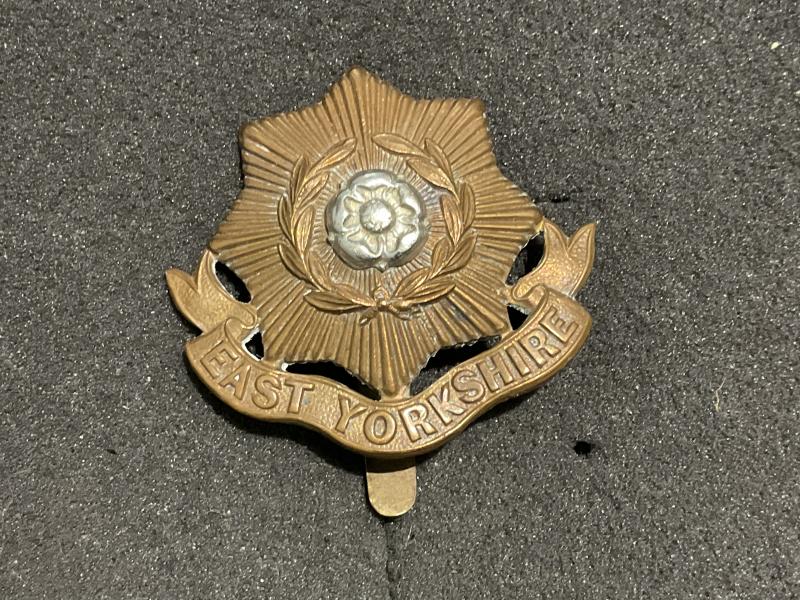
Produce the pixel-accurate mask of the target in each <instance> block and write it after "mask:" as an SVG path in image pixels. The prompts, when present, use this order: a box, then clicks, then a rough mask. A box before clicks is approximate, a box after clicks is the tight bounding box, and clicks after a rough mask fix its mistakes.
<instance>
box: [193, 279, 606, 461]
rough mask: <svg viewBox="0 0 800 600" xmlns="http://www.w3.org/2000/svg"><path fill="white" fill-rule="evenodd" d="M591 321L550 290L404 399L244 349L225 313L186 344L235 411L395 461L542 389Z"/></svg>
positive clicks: (241, 334)
mask: <svg viewBox="0 0 800 600" xmlns="http://www.w3.org/2000/svg"><path fill="white" fill-rule="evenodd" d="M590 326H591V318H590V317H589V314H588V313H587V312H586V310H584V309H583V307H582V306H581V305H580V304H579V303H578V302H576V301H575V300H573V299H572V298H570V297H568V296H566V295H564V294H561V293H559V292H557V291H555V290H552V289H550V288H545V287H543V293H542V297H541V301H540V302H539V304H538V306H537V309H536V310H535V312H534V313H533V314H532V315H530V316H529V317H528V318H527V319H526V320H525V322H524V323H523V324H522V326H521V327H519V329H517V330H516V331H514V332H512V333H510V334H509V335H508V336H506V337H504V338H503V339H502V340H501V341H500V342H499V343H498V344H497V345H495V346H494V347H492V348H491V349H489V350H487V351H486V352H483V353H481V354H480V355H478V356H476V357H474V358H472V359H470V360H468V361H465V362H463V363H461V364H459V365H457V366H455V367H453V369H451V370H450V371H449V372H448V373H446V374H445V375H443V376H442V377H440V378H439V379H438V380H436V381H435V382H434V383H433V384H431V385H430V386H429V387H428V388H427V389H425V390H424V391H422V392H420V393H419V394H417V395H415V396H412V397H410V398H404V399H402V400H394V401H390V400H383V401H380V402H377V401H374V400H370V399H369V398H366V397H365V396H363V395H361V394H358V393H357V392H354V391H353V390H351V389H349V388H347V387H345V386H343V385H341V384H339V383H337V382H335V381H332V380H330V379H326V378H324V377H319V376H315V375H302V374H298V373H289V372H286V371H284V370H282V369H281V368H280V367H279V366H278V365H275V364H274V363H268V362H265V361H259V360H256V359H255V358H254V357H253V356H252V355H251V354H250V353H249V352H247V350H245V348H244V340H245V336H246V335H247V334H248V333H249V330H250V329H249V328H248V327H246V326H245V325H244V324H243V323H242V322H241V321H240V320H239V319H236V318H228V319H226V320H225V321H224V322H222V323H221V324H218V325H217V326H215V327H213V328H212V329H210V330H209V331H207V332H206V333H203V334H202V335H200V336H198V337H196V338H194V339H193V340H191V341H189V342H188V343H187V345H186V354H187V357H188V359H189V363H190V364H191V365H192V368H193V369H194V371H195V372H196V373H197V375H198V376H199V377H200V379H201V380H202V381H203V383H205V385H207V386H208V387H209V388H210V389H211V390H213V391H214V393H215V394H216V395H217V396H218V397H219V398H221V399H222V400H223V401H224V402H225V403H227V404H228V405H230V406H231V407H232V408H234V409H235V410H237V411H239V412H241V413H244V414H246V415H249V416H251V417H254V418H256V419H261V420H265V421H280V422H288V423H295V424H298V425H303V426H305V427H309V428H311V429H315V430H317V431H319V432H321V433H323V434H325V435H326V436H328V437H330V438H332V439H333V440H334V441H335V442H338V443H339V444H342V445H343V446H346V447H347V448H350V449H351V450H353V451H355V452H358V453H360V454H365V455H368V456H379V457H384V458H393V457H400V456H411V455H417V454H424V453H426V452H430V451H431V450H433V449H434V448H436V447H438V446H441V445H442V444H444V443H445V442H446V441H447V440H448V439H450V437H452V436H454V435H456V434H457V433H458V432H459V431H461V430H462V429H464V428H465V427H466V426H467V425H468V424H469V423H470V422H472V421H474V420H475V419H476V418H477V417H479V416H480V415H481V414H483V413H484V412H486V411H487V410H489V409H490V408H492V407H493V406H495V405H497V404H499V403H500V402H502V401H504V400H507V399H509V398H511V397H513V396H518V395H520V394H525V393H527V392H530V391H531V390H533V389H535V388H536V387H538V386H540V385H542V384H543V383H544V382H545V381H547V380H548V379H549V378H550V377H552V376H553V375H554V374H555V373H556V372H557V371H558V370H560V369H561V368H562V367H564V366H565V365H566V363H567V362H569V360H570V359H571V358H572V357H573V356H574V355H575V353H576V352H577V351H578V350H579V349H580V348H581V346H582V345H583V344H584V342H585V341H586V338H587V336H588V334H589V328H590Z"/></svg>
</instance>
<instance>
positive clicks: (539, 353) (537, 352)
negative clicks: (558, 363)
mask: <svg viewBox="0 0 800 600" xmlns="http://www.w3.org/2000/svg"><path fill="white" fill-rule="evenodd" d="M526 342H527V343H525V344H522V347H523V348H524V349H525V351H526V352H527V353H528V356H530V357H531V358H532V359H533V361H534V362H535V363H536V364H537V365H538V366H540V367H543V366H544V365H545V364H546V363H547V361H548V360H549V358H548V357H547V356H545V355H544V354H545V353H547V354H548V355H549V356H555V355H556V354H558V353H559V349H558V348H557V347H556V346H553V345H552V344H548V343H547V334H546V333H545V332H544V331H542V330H541V329H536V330H534V332H533V333H532V334H530V335H529V336H528V339H527V340H526Z"/></svg>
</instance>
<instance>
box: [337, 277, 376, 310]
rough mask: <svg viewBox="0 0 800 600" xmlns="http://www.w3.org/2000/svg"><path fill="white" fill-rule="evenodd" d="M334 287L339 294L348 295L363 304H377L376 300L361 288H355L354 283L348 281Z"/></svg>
mask: <svg viewBox="0 0 800 600" xmlns="http://www.w3.org/2000/svg"><path fill="white" fill-rule="evenodd" d="M334 289H335V291H336V292H337V293H338V294H340V295H342V296H346V297H347V298H349V299H350V300H352V301H353V302H356V303H357V304H359V305H361V306H375V301H374V300H373V299H372V298H370V297H369V296H367V295H366V294H365V293H364V292H362V291H361V290H358V289H356V288H354V287H353V286H352V285H347V284H346V283H337V284H336V287H335V288H334Z"/></svg>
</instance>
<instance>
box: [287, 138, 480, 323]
mask: <svg viewBox="0 0 800 600" xmlns="http://www.w3.org/2000/svg"><path fill="white" fill-rule="evenodd" d="M372 140H373V142H375V144H377V145H378V146H379V147H381V148H382V149H384V150H385V151H387V152H389V153H390V154H394V155H397V156H403V157H405V158H406V164H407V165H408V167H409V168H410V169H412V170H413V171H414V172H415V173H417V174H418V175H419V176H420V177H421V178H422V179H424V180H425V181H427V182H428V183H430V184H431V185H434V186H436V187H438V188H442V189H444V190H447V191H448V192H449V194H447V195H444V196H443V197H442V199H441V207H442V214H443V216H444V222H445V228H446V233H447V235H446V236H445V237H442V238H441V239H439V240H438V241H437V242H436V244H435V245H434V247H433V250H432V252H431V264H430V266H428V267H425V268H422V269H418V270H416V271H413V272H412V273H409V274H408V275H406V276H405V277H404V278H403V279H401V280H400V282H399V283H398V284H397V286H396V288H395V289H394V291H393V292H392V293H388V292H387V291H386V290H385V289H384V288H383V287H381V286H379V287H378V288H376V289H375V290H374V291H373V293H372V295H367V294H365V293H364V292H362V291H360V290H358V289H356V288H354V287H353V286H351V285H348V284H345V283H341V282H335V281H333V280H332V279H331V278H330V275H328V273H327V271H326V270H325V269H324V268H323V267H322V262H321V260H320V259H319V257H318V256H317V255H316V254H314V253H313V252H312V251H311V237H312V235H311V234H312V226H313V221H314V207H313V201H314V199H315V198H316V197H317V196H318V195H319V194H320V192H322V190H323V189H324V188H325V186H326V185H327V183H328V179H329V177H330V170H331V169H332V168H333V167H335V166H336V165H338V164H340V163H341V162H343V161H345V160H347V158H348V157H349V156H350V155H351V154H352V153H353V151H354V150H355V145H356V144H355V140H354V139H353V138H348V139H345V140H343V141H342V142H339V143H338V144H335V145H334V146H332V147H331V148H330V149H329V150H328V151H327V152H326V153H325V154H324V155H323V156H322V158H320V159H319V160H318V161H317V162H316V163H314V164H313V165H311V166H310V167H309V166H308V164H307V162H306V160H305V158H303V157H300V158H299V159H298V160H297V161H296V162H295V164H294V166H293V169H292V174H291V177H290V181H289V188H288V191H287V193H286V194H284V195H283V196H282V197H281V199H280V201H279V203H278V223H279V225H280V227H281V230H282V232H283V234H284V236H285V238H286V243H281V244H280V245H279V246H278V252H279V254H280V257H281V260H282V261H283V263H284V265H285V266H286V268H287V269H288V270H289V271H290V272H291V273H292V274H293V275H294V276H295V277H297V278H298V279H301V280H303V281H305V282H306V283H308V284H309V285H311V286H312V288H314V289H312V291H310V292H309V293H307V294H306V295H305V296H304V299H305V301H306V302H308V303H309V304H311V305H312V306H314V307H315V308H318V309H320V310H323V311H326V312H332V313H345V312H350V311H355V310H364V311H365V312H364V314H363V315H362V318H361V321H360V322H361V323H362V324H365V323H367V322H369V321H370V320H371V319H372V318H373V317H374V316H375V315H377V313H378V312H379V311H386V312H389V313H392V314H394V315H396V316H398V317H401V318H410V316H411V314H413V313H412V311H414V310H416V309H417V308H418V307H419V306H420V305H422V304H427V303H430V302H434V301H436V300H438V299H440V298H442V297H444V296H447V295H448V294H449V293H450V292H452V291H453V289H454V288H455V282H454V281H453V274H454V273H455V272H456V271H458V270H460V269H462V268H463V267H464V266H465V265H466V264H467V263H468V262H469V260H470V259H471V258H472V255H473V253H474V252H475V245H476V243H477V239H478V236H477V233H476V232H475V231H474V230H473V228H472V224H473V221H474V219H475V194H474V192H473V190H472V187H471V186H470V185H469V184H468V183H466V182H464V181H459V180H458V179H457V178H456V177H455V175H454V173H453V169H452V167H451V165H450V161H449V160H448V159H447V156H445V154H444V152H443V150H442V148H441V147H440V146H439V145H438V144H437V143H436V142H434V141H433V140H431V139H426V140H425V142H424V149H423V148H420V147H419V146H417V145H415V144H413V143H412V142H410V141H409V140H407V139H405V138H403V137H401V136H399V135H396V134H391V133H382V134H378V135H375V136H373V138H372Z"/></svg>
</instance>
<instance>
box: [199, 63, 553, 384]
mask: <svg viewBox="0 0 800 600" xmlns="http://www.w3.org/2000/svg"><path fill="white" fill-rule="evenodd" d="M380 133H394V134H397V135H399V136H402V137H404V138H406V139H408V140H409V141H411V142H414V143H416V144H419V145H423V144H424V142H425V140H426V139H431V140H433V141H434V142H436V143H437V144H438V145H439V146H441V148H442V150H443V151H444V153H445V154H446V156H447V157H448V159H449V161H450V164H451V165H452V168H453V171H454V173H455V174H456V175H457V177H459V178H460V179H461V180H463V181H465V182H467V183H469V185H470V186H471V187H472V189H473V191H474V194H475V204H476V210H475V220H474V224H473V228H474V230H475V231H476V232H477V235H478V243H477V246H476V250H475V253H474V255H473V256H472V259H471V261H470V262H469V263H468V264H467V265H466V266H465V267H464V268H463V269H461V270H460V271H458V272H456V273H455V275H454V277H455V282H456V287H455V289H454V290H453V291H452V292H451V293H450V294H449V295H447V296H446V297H445V298H443V299H441V300H439V301H436V302H433V303H431V304H427V305H424V306H422V307H420V310H418V311H417V312H415V313H414V315H413V316H412V318H410V319H408V320H404V319H400V318H398V317H397V316H395V315H393V314H390V313H386V312H379V313H378V315H377V316H376V317H375V318H373V319H371V320H370V321H369V322H367V323H366V324H360V321H361V318H360V317H359V314H358V312H351V313H344V314H332V313H328V312H324V311H321V310H318V309H316V308H314V307H313V306H311V305H310V304H309V303H308V302H306V301H304V300H303V296H304V295H305V294H306V293H308V292H309V291H310V288H309V286H308V284H306V283H305V282H303V281H301V280H299V279H297V278H296V277H295V276H294V275H292V274H291V273H289V272H288V271H287V270H286V268H285V267H284V266H283V263H282V262H281V259H280V257H279V255H278V245H279V243H280V242H281V241H282V235H283V234H282V231H281V229H280V227H279V225H278V219H277V207H278V202H279V200H280V198H281V196H282V195H283V194H284V193H285V192H286V190H287V187H288V185H289V180H290V176H291V172H292V168H293V165H294V163H295V162H296V161H297V159H298V158H299V157H301V156H303V157H305V158H306V160H308V161H309V162H313V161H314V160H317V159H318V158H319V157H320V156H322V155H323V154H324V153H325V152H326V150H328V148H330V147H331V146H332V145H333V144H335V143H336V142H338V141H341V140H343V139H346V138H353V139H355V140H356V149H355V151H354V152H353V154H352V155H351V156H350V157H349V158H348V159H347V160H346V161H344V162H342V163H341V164H339V165H337V166H336V167H334V168H333V169H332V171H331V176H330V178H329V180H328V183H327V184H326V185H325V187H324V188H323V189H322V190H321V192H320V193H319V195H318V196H317V199H316V200H315V206H314V211H315V217H314V233H313V236H312V243H311V249H312V251H313V252H316V253H317V254H318V256H319V257H320V258H321V259H322V261H323V264H324V265H326V266H327V267H328V269H329V271H330V275H331V277H332V278H333V279H334V280H335V281H340V282H345V283H348V284H349V285H352V286H354V287H356V288H358V289H360V290H362V291H364V292H365V293H368V294H369V293H371V292H372V291H373V290H374V289H376V288H377V287H378V286H383V287H384V288H385V289H388V290H390V291H391V290H392V289H393V287H394V286H395V285H396V284H397V282H398V281H399V280H400V279H402V277H404V276H405V275H407V274H409V273H410V272H412V271H414V270H417V269H420V268H424V267H425V266H427V265H429V264H430V259H431V248H433V246H434V245H435V243H436V242H437V241H438V240H439V239H440V238H441V237H442V236H443V235H445V226H444V223H443V218H442V213H441V209H440V204H439V198H440V196H441V194H442V193H444V192H442V191H441V190H438V189H436V188H434V187H432V186H431V185H430V184H428V183H427V182H425V181H424V180H422V179H421V178H420V177H419V176H418V175H417V174H416V173H415V172H414V171H413V170H412V169H410V168H408V167H407V165H406V163H405V161H404V160H403V159H402V158H401V157H398V156H396V155H393V154H390V153H388V152H386V151H385V150H383V149H382V148H381V147H380V146H378V145H377V144H375V143H374V142H373V140H372V138H373V136H374V135H377V134H380ZM240 143H241V146H242V162H243V170H244V176H245V187H244V189H243V190H242V192H241V193H240V194H239V197H238V199H237V201H236V203H235V205H234V207H233V209H232V210H231V212H230V213H229V214H228V216H227V218H226V220H225V222H224V223H223V224H222V225H221V226H220V229H219V231H218V233H217V235H216V236H215V237H214V239H213V240H212V242H211V249H212V251H214V252H215V253H217V254H218V255H219V258H220V260H222V261H223V262H225V263H226V264H228V265H229V266H230V267H231V268H232V269H233V270H234V271H235V272H236V273H237V274H238V275H239V276H240V277H241V278H242V279H243V280H244V281H245V283H246V284H247V286H248V288H249V290H250V293H251V295H252V303H253V305H254V306H255V308H256V310H257V312H258V316H259V320H260V327H261V331H262V338H263V341H264V351H265V356H266V358H267V359H275V360H280V359H282V360H285V361H287V362H310V361H324V360H327V361H333V362H336V363H338V364H339V365H341V366H343V367H344V368H346V369H347V370H349V371H350V372H352V373H354V374H355V375H357V376H358V377H359V378H361V379H362V380H363V381H365V382H366V383H368V384H369V385H371V386H373V387H374V388H376V389H378V390H380V391H381V393H382V394H384V395H386V396H395V395H397V394H398V393H401V392H402V390H404V389H405V388H406V387H407V386H408V385H409V383H410V382H411V380H412V379H413V378H414V376H415V375H416V374H417V373H418V372H419V370H420V369H421V368H422V367H423V366H424V364H425V362H426V361H427V360H428V358H429V357H430V356H431V355H432V354H433V353H434V352H436V351H437V350H438V349H440V348H443V347H446V346H453V345H457V344H461V343H466V342H469V341H472V340H475V339H477V338H480V337H485V336H491V335H496V334H498V333H499V332H501V331H503V330H504V329H506V328H507V313H506V306H505V303H504V301H503V300H502V298H501V296H500V294H499V290H500V289H501V288H502V286H503V284H504V282H505V279H506V276H507V275H508V271H509V269H510V267H511V264H512V263H513V261H514V258H515V257H516V255H517V253H518V252H519V250H520V248H521V247H522V246H523V245H524V244H525V242H526V241H527V240H528V239H529V238H530V236H531V235H533V234H535V233H536V232H538V231H539V230H540V228H541V223H542V217H541V214H540V212H539V211H538V209H537V208H536V207H535V206H534V205H533V203H532V202H531V201H530V200H529V199H528V198H527V196H526V195H525V194H524V193H523V192H522V191H521V190H519V188H517V187H516V186H515V185H514V184H512V183H511V182H510V181H508V180H507V179H506V178H505V177H504V176H503V175H502V173H500V171H499V169H498V168H497V165H496V162H495V158H494V154H493V153H492V148H491V142H490V140H489V136H488V132H487V129H486V123H485V118H484V114H483V105H482V104H481V103H480V102H479V101H475V100H463V99H461V100H454V99H446V100H416V99H414V98H411V97H410V96H406V95H404V94H402V93H400V92H399V91H397V90H396V89H394V88H393V87H391V86H390V85H388V84H387V83H385V82H383V81H381V80H379V79H377V78H376V77H374V76H372V75H371V74H369V73H367V72H366V71H364V70H362V69H353V70H351V71H350V72H348V73H347V74H346V75H345V76H344V77H343V78H342V80H341V81H339V82H338V83H337V84H336V85H334V86H333V88H332V89H331V90H330V92H329V93H328V94H327V95H326V96H325V98H324V99H323V100H322V102H320V103H318V104H315V105H313V106H310V107H308V108H305V109H302V110H299V111H297V112H293V113H286V114H281V115H277V116H273V117H269V118H266V119H263V120H261V121H257V122H254V123H250V124H248V125H247V126H246V127H244V128H243V130H242V133H241V140H240ZM371 169H384V170H387V171H391V172H394V173H396V174H398V175H399V176H400V177H402V178H403V179H405V180H406V181H408V182H409V183H410V184H411V185H413V186H414V187H415V188H416V189H417V190H419V192H420V194H421V196H422V198H423V200H424V201H425V203H426V208H427V213H428V216H429V220H430V223H431V229H430V235H429V238H428V241H427V243H426V246H425V248H424V249H423V250H422V251H421V252H420V253H419V254H418V255H417V256H416V257H415V258H414V259H413V260H412V261H410V262H408V263H406V264H404V265H402V266H399V267H396V268H390V269H388V270H387V271H386V272H384V273H381V272H380V271H379V270H377V269H362V270H356V269H352V268H350V267H349V266H348V265H346V264H345V263H344V262H342V261H341V260H340V259H339V258H338V257H337V256H336V254H335V253H334V252H333V250H332V248H331V247H330V246H329V245H328V243H327V241H326V231H325V221H324V220H325V207H326V205H327V203H328V202H329V201H330V199H332V198H334V197H335V196H336V194H337V193H338V191H339V189H340V187H341V186H342V185H343V184H346V183H347V181H349V180H350V179H351V178H352V177H353V176H354V175H356V174H357V173H360V172H362V171H367V170H371Z"/></svg>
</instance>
